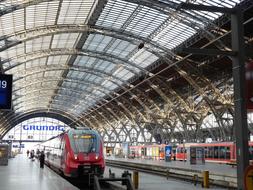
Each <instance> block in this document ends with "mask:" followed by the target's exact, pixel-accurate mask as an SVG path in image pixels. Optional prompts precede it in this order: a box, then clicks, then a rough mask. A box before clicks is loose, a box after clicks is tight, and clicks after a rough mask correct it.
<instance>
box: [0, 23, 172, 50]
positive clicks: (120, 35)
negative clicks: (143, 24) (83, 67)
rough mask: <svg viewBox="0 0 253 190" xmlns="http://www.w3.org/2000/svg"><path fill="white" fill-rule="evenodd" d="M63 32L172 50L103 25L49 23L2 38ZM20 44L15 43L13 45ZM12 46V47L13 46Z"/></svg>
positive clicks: (32, 37) (26, 37)
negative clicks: (98, 36) (109, 38)
mask: <svg viewBox="0 0 253 190" xmlns="http://www.w3.org/2000/svg"><path fill="white" fill-rule="evenodd" d="M62 33H89V34H100V35H105V36H110V37H112V38H115V39H120V40H123V41H127V42H129V43H131V44H135V45H136V46H138V45H139V44H140V42H144V43H145V48H146V49H147V50H148V51H150V52H151V53H152V52H154V50H155V51H158V52H160V53H165V52H166V53H168V52H170V50H169V49H168V48H166V47H163V46H161V45H160V44H158V43H157V42H155V41H150V40H148V39H147V38H144V37H142V36H139V35H136V34H134V33H131V32H128V31H122V30H119V29H116V28H113V29H112V28H107V27H101V26H89V25H75V24H68V25H48V26H45V27H35V28H32V29H27V30H21V31H18V32H15V33H12V34H9V35H5V36H4V37H3V38H2V39H3V40H7V39H9V38H11V39H12V38H16V39H17V41H18V42H19V43H22V42H26V41H29V40H33V39H36V38H40V37H43V36H49V35H56V34H62ZM15 45H18V44H13V46H15ZM13 46H11V47H13ZM8 48H10V47H9V46H8V47H7V46H6V48H4V47H2V48H1V49H2V51H3V50H6V49H8Z"/></svg>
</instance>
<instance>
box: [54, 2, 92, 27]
mask: <svg viewBox="0 0 253 190" xmlns="http://www.w3.org/2000/svg"><path fill="white" fill-rule="evenodd" d="M93 4H94V0H85V1H83V0H75V1H73V0H72V1H71V0H63V2H62V5H61V11H60V15H59V18H58V24H84V23H86V20H87V17H88V16H89V13H90V11H91V9H92V6H93Z"/></svg>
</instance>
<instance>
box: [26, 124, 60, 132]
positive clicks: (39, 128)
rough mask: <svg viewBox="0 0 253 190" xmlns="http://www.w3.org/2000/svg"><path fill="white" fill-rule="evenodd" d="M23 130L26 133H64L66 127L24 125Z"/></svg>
mask: <svg viewBox="0 0 253 190" xmlns="http://www.w3.org/2000/svg"><path fill="white" fill-rule="evenodd" d="M22 129H23V130H26V131H31V130H34V131H64V126H62V125H58V126H45V125H44V126H40V125H23V126H22Z"/></svg>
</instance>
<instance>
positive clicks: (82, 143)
mask: <svg viewBox="0 0 253 190" xmlns="http://www.w3.org/2000/svg"><path fill="white" fill-rule="evenodd" d="M96 147H97V146H96V137H95V136H94V135H92V134H74V135H73V143H72V148H73V150H74V152H75V153H78V152H83V153H90V152H96Z"/></svg>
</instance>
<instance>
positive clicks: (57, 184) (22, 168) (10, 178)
mask: <svg viewBox="0 0 253 190" xmlns="http://www.w3.org/2000/svg"><path fill="white" fill-rule="evenodd" d="M0 190H78V188H77V187H74V186H73V185H72V184H70V183H69V182H68V181H66V180H65V179H63V178H62V177H60V176H59V175H57V174H56V173H55V172H53V171H52V170H51V169H49V168H47V167H46V166H45V168H44V169H41V168H40V167H39V162H38V161H37V160H36V161H31V160H30V159H28V158H27V157H26V155H17V156H16V157H15V158H12V159H10V160H9V164H8V166H0Z"/></svg>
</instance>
